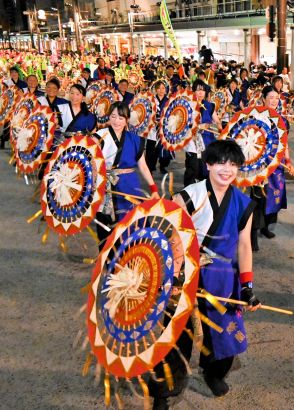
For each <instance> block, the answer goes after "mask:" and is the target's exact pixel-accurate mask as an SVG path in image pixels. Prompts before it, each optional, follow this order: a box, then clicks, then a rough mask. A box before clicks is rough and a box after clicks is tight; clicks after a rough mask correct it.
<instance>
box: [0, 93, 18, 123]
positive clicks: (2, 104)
mask: <svg viewBox="0 0 294 410" xmlns="http://www.w3.org/2000/svg"><path fill="white" fill-rule="evenodd" d="M20 96H21V91H20V90H19V88H17V87H16V86H15V85H13V86H11V87H9V88H7V89H6V90H4V91H3V93H2V94H1V96H0V127H1V126H3V125H4V123H6V122H9V121H10V120H11V116H12V115H13V111H14V108H15V105H16V103H17V101H18V99H19V98H20Z"/></svg>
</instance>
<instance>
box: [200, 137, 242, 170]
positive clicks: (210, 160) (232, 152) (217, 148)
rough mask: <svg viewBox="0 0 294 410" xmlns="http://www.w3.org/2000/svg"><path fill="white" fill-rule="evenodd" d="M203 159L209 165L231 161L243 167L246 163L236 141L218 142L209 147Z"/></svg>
mask: <svg viewBox="0 0 294 410" xmlns="http://www.w3.org/2000/svg"><path fill="white" fill-rule="evenodd" d="M202 159H203V161H204V162H206V163H207V164H209V165H214V164H221V163H222V162H227V161H231V162H234V163H235V164H236V165H238V166H241V165H242V164H243V163H244V162H245V157H244V154H243V152H242V150H241V148H240V146H239V145H238V144H237V143H236V142H235V141H234V140H217V141H213V142H212V143H211V144H209V145H208V147H207V148H206V150H205V151H204V152H203V154H202Z"/></svg>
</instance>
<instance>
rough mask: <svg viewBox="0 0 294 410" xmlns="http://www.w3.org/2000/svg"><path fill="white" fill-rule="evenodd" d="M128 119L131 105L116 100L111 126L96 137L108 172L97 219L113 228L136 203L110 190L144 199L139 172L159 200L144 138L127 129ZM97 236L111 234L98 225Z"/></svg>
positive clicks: (111, 116) (100, 131) (99, 132)
mask: <svg viewBox="0 0 294 410" xmlns="http://www.w3.org/2000/svg"><path fill="white" fill-rule="evenodd" d="M129 118H130V110H129V107H128V105H127V104H125V103H123V102H120V101H117V102H115V103H114V104H112V105H111V106H110V110H109V127H108V128H103V129H101V130H99V131H98V132H97V133H96V134H95V135H96V136H97V138H98V140H99V143H100V146H101V148H102V152H103V155H104V158H105V161H106V168H107V171H108V181H107V190H108V192H107V194H106V199H105V201H104V205H103V206H102V207H101V209H100V212H98V213H97V216H96V219H97V220H98V221H100V222H102V223H103V224H105V225H107V226H110V227H112V226H113V224H114V223H115V222H116V221H118V220H121V219H122V218H123V216H124V215H125V214H126V213H127V212H128V211H129V210H130V209H132V208H133V207H134V204H133V203H132V202H131V201H130V200H129V199H128V198H125V196H124V195H115V194H112V193H111V192H110V191H117V192H120V193H122V194H125V195H127V194H129V195H137V196H138V195H139V196H142V192H141V183H140V179H139V175H138V173H137V170H138V171H139V172H140V174H141V176H142V177H143V179H144V180H145V181H146V183H147V184H148V186H149V189H150V191H151V197H152V198H159V195H158V189H157V186H156V184H155V183H154V180H153V178H152V175H151V173H150V171H149V169H148V167H147V164H146V161H145V156H144V145H145V144H144V139H143V138H140V137H139V136H138V135H136V134H134V133H131V132H129V131H128V130H127V124H128V120H129ZM97 234H98V238H99V239H100V241H101V240H102V239H104V238H106V237H107V236H108V234H109V232H107V231H106V230H105V229H104V228H103V227H101V226H100V225H97Z"/></svg>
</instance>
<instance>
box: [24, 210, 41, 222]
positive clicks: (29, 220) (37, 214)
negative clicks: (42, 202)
mask: <svg viewBox="0 0 294 410" xmlns="http://www.w3.org/2000/svg"><path fill="white" fill-rule="evenodd" d="M40 215H42V209H39V211H37V212H36V213H35V214H34V215H33V216H31V217H30V218H29V219H27V223H28V224H30V223H32V222H33V221H34V220H35V219H37V218H38V217H39V216H40Z"/></svg>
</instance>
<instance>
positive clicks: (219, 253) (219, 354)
mask: <svg viewBox="0 0 294 410" xmlns="http://www.w3.org/2000/svg"><path fill="white" fill-rule="evenodd" d="M208 192H210V196H208ZM180 195H181V196H182V198H183V200H184V201H185V203H186V206H187V209H188V212H189V213H190V214H191V215H192V214H193V212H194V211H195V209H197V208H199V207H200V210H199V211H197V212H196V213H194V214H193V216H192V219H193V222H194V226H195V229H196V232H197V236H198V241H199V245H200V250H201V253H207V254H209V253H211V252H213V253H214V254H216V257H215V258H212V261H213V263H210V264H207V265H205V266H203V267H202V268H201V271H200V280H199V287H202V288H204V289H205V290H207V291H208V292H209V293H211V294H213V295H216V296H222V297H225V298H232V299H238V300H240V292H241V285H240V280H239V269H238V263H237V246H238V238H239V233H240V231H242V230H243V229H244V228H245V226H246V224H247V221H248V219H249V217H250V215H251V213H252V211H253V208H254V202H253V201H252V200H251V199H250V198H248V197H247V196H246V195H244V194H243V193H241V192H240V191H239V190H238V189H237V188H235V187H233V186H230V187H229V188H228V190H227V192H226V194H225V196H224V198H223V200H222V203H221V204H220V206H219V205H218V203H217V200H216V197H215V194H214V192H213V189H212V186H211V183H210V181H209V179H207V180H204V181H201V182H199V183H197V184H192V185H189V186H188V187H186V188H185V189H184V190H183V191H181V192H180ZM205 198H207V200H206V202H205V204H204V206H202V207H201V205H202V204H203V201H204V199H205ZM225 306H226V308H227V312H226V313H225V314H224V315H221V314H220V313H219V312H218V311H217V310H216V309H215V308H214V307H213V306H212V305H211V304H210V303H208V302H207V301H203V302H202V301H200V300H199V310H200V311H201V312H202V313H203V314H204V315H206V316H207V317H208V318H209V319H210V320H211V321H213V322H215V323H216V324H217V325H218V326H220V327H221V328H222V329H223V331H222V333H219V332H217V331H216V330H214V329H213V328H212V327H208V326H206V327H205V328H204V345H205V346H206V347H207V348H208V349H209V350H210V351H211V352H212V354H213V357H214V358H215V359H216V360H220V359H224V358H226V357H230V356H235V355H237V354H239V353H241V352H244V351H245V350H246V348H247V339H246V333H245V328H244V321H243V315H242V310H241V307H240V306H238V305H228V304H225Z"/></svg>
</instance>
